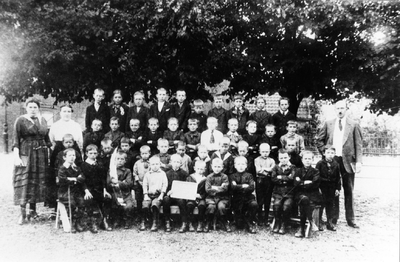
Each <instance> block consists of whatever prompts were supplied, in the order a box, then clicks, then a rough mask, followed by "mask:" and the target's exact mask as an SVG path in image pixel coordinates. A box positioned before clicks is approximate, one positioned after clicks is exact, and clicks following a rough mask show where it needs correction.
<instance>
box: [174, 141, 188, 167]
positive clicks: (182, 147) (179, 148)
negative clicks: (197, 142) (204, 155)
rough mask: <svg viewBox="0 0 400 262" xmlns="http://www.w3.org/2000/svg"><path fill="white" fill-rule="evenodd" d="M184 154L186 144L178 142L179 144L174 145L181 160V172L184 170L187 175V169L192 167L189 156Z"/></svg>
mask: <svg viewBox="0 0 400 262" xmlns="http://www.w3.org/2000/svg"><path fill="white" fill-rule="evenodd" d="M185 152H186V143H185V142H182V141H179V143H178V144H176V154H177V155H179V156H180V157H181V158H182V165H181V168H182V170H185V171H186V173H188V174H189V169H190V168H191V167H192V159H191V158H190V156H188V155H187V154H185Z"/></svg>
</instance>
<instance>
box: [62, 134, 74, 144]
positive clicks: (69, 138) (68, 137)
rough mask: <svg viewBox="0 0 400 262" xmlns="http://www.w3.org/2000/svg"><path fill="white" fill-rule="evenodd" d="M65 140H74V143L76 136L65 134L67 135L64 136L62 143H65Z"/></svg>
mask: <svg viewBox="0 0 400 262" xmlns="http://www.w3.org/2000/svg"><path fill="white" fill-rule="evenodd" d="M65 140H72V141H74V142H75V139H74V136H73V135H71V134H65V135H64V136H63V140H62V141H63V142H64V141H65Z"/></svg>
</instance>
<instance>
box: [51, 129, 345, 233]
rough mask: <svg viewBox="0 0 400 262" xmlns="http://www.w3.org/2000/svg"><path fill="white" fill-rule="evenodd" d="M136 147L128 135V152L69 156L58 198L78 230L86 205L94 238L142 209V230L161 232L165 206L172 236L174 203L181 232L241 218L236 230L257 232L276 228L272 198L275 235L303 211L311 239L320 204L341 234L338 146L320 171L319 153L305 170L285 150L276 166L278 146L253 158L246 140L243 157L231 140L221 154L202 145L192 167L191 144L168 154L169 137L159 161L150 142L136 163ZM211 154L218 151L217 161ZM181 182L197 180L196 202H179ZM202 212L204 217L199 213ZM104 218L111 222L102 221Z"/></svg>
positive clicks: (307, 157)
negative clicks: (176, 192) (176, 190)
mask: <svg viewBox="0 0 400 262" xmlns="http://www.w3.org/2000/svg"><path fill="white" fill-rule="evenodd" d="M207 139H208V138H207ZM129 142H130V141H129V138H126V139H125V138H122V139H121V143H120V147H121V148H119V149H116V150H115V151H114V153H113V154H112V155H111V154H110V151H109V150H107V152H104V150H102V151H101V152H100V154H99V148H98V147H97V146H96V145H93V144H90V145H88V146H87V147H86V149H85V155H86V159H85V161H84V163H82V164H81V166H80V167H78V166H77V165H76V151H75V150H74V149H73V148H67V149H66V150H65V151H64V152H63V160H64V163H63V164H62V165H61V166H60V168H59V169H58V179H59V190H58V198H59V201H61V202H63V203H65V204H66V206H69V207H70V208H71V209H72V210H71V211H72V221H73V227H72V228H73V231H75V232H76V231H82V230H83V228H84V227H83V225H82V221H83V216H84V214H85V212H84V209H85V208H86V210H87V212H86V214H87V216H88V217H89V219H86V221H89V223H88V224H89V226H90V231H91V232H93V233H97V232H98V226H99V224H100V225H101V226H102V228H103V229H105V230H112V229H113V228H117V227H119V226H123V227H124V228H125V229H129V228H130V227H131V223H132V221H133V217H132V215H133V213H134V211H135V213H136V214H137V216H138V218H139V219H140V226H139V229H140V230H146V228H147V221H148V220H151V227H150V230H151V231H157V230H158V228H159V227H160V219H159V217H160V211H161V207H163V217H164V220H165V231H167V232H169V231H171V223H170V221H171V217H170V216H171V214H170V206H171V205H177V206H178V207H179V209H180V217H181V221H182V224H181V227H180V229H179V232H182V233H183V232H186V231H189V232H194V231H197V232H208V231H209V230H210V229H213V230H216V228H217V225H218V222H221V223H222V225H223V226H224V228H225V230H226V231H227V232H231V226H230V224H231V223H230V220H232V218H233V221H234V223H235V226H236V228H244V227H245V228H246V229H247V230H248V231H249V232H250V233H256V226H255V225H256V220H258V223H259V225H263V224H267V225H268V222H269V221H268V217H269V215H268V211H269V209H270V203H271V196H272V199H273V200H272V201H273V213H274V218H275V221H274V226H273V228H272V232H274V233H279V234H285V233H286V229H287V224H288V222H289V219H290V217H291V216H292V215H293V208H294V207H295V208H299V210H300V229H299V231H298V232H297V233H296V234H295V236H296V237H304V236H305V226H306V221H307V220H308V221H309V223H310V225H311V227H312V228H314V229H313V230H315V224H314V221H313V216H312V211H313V206H314V205H316V204H321V203H322V207H323V208H324V207H326V215H327V229H328V230H332V231H335V230H336V227H335V224H336V222H337V221H335V210H334V209H335V207H334V199H335V197H336V196H337V195H338V194H339V190H340V187H341V185H340V178H339V167H338V164H337V163H336V162H335V161H334V159H333V158H334V155H335V149H334V148H333V147H330V148H327V149H326V152H325V156H326V157H325V158H324V159H323V160H321V161H319V162H318V163H317V165H316V168H313V167H312V166H311V163H312V160H313V153H312V152H310V151H303V152H302V159H301V160H302V165H303V166H302V167H300V168H296V166H294V165H293V164H292V163H291V162H290V154H289V152H288V151H286V150H285V149H280V150H279V154H278V158H279V164H275V161H274V160H273V159H272V158H270V157H269V153H270V151H271V148H270V145H269V144H267V143H262V144H261V145H260V147H259V153H260V156H258V157H257V158H255V159H254V160H253V159H252V158H251V155H250V154H249V152H248V147H249V146H248V143H247V142H245V141H239V142H238V143H237V148H238V152H239V155H238V156H235V157H233V156H232V155H231V154H230V153H229V152H228V151H229V145H230V143H231V140H230V139H229V138H227V137H223V138H221V139H219V150H214V148H213V149H212V150H207V145H199V146H198V152H197V154H198V157H196V158H194V160H193V163H191V164H188V163H184V161H183V159H184V157H185V155H186V154H185V143H183V142H178V143H176V144H175V148H176V149H179V148H180V150H177V152H178V153H176V154H173V155H168V154H167V151H168V150H169V143H168V140H166V139H159V140H158V141H157V144H158V146H157V148H158V150H159V151H160V153H159V154H155V155H153V156H151V155H152V154H151V151H152V149H151V147H150V146H148V145H143V146H141V147H140V159H139V160H137V161H136V162H135V163H134V164H132V162H130V161H129V154H130V152H129ZM110 143H111V140H110V139H107V138H106V139H104V140H103V141H102V149H104V148H105V147H109V146H110ZM124 144H127V145H128V146H124ZM122 148H123V149H122ZM210 151H212V152H213V153H212V155H211V158H210V157H209V154H210ZM127 162H130V164H128V165H127ZM131 165H133V166H131ZM106 167H110V168H109V169H108V168H106ZM113 167H114V168H113ZM233 167H234V168H233ZM131 170H132V171H131ZM187 170H189V172H188V171H187ZM174 180H179V181H187V182H192V183H196V184H197V198H196V200H194V201H193V200H183V199H176V198H173V197H172V193H173V192H172V191H171V186H172V182H173V181H174ZM132 190H134V194H135V199H136V210H135V209H134V206H135V205H134V198H133V196H132ZM254 191H256V194H254ZM321 191H322V195H321V193H320V192H321ZM323 200H324V201H323ZM196 207H197V210H198V214H197V216H195V215H194V210H195V208H196ZM263 210H264V211H265V212H262V211H263ZM263 213H264V217H263V216H262V214H263ZM257 215H258V219H257ZM320 217H322V216H320ZM100 218H103V219H102V220H101V221H99V220H100ZM196 221H197V228H196V227H195V223H196ZM99 222H100V223H99ZM110 222H112V226H111V223H110ZM320 225H321V223H320ZM195 228H196V229H195Z"/></svg>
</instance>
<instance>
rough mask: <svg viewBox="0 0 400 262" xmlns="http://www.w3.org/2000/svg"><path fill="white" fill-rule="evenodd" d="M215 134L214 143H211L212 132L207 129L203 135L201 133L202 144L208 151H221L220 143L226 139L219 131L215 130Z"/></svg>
mask: <svg viewBox="0 0 400 262" xmlns="http://www.w3.org/2000/svg"><path fill="white" fill-rule="evenodd" d="M213 134H214V143H210V138H211V130H210V129H207V130H206V131H203V133H201V137H200V144H202V145H204V146H206V148H207V150H208V151H215V150H219V143H220V142H221V140H222V138H223V137H224V135H223V134H222V133H221V132H220V131H218V130H214V132H213Z"/></svg>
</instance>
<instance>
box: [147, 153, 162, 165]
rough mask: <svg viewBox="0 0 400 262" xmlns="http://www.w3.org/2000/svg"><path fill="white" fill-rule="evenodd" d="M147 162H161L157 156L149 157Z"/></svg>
mask: <svg viewBox="0 0 400 262" xmlns="http://www.w3.org/2000/svg"><path fill="white" fill-rule="evenodd" d="M149 162H150V163H154V162H158V163H161V160H160V157H159V156H156V155H154V156H152V157H150V160H149Z"/></svg>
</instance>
